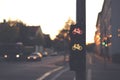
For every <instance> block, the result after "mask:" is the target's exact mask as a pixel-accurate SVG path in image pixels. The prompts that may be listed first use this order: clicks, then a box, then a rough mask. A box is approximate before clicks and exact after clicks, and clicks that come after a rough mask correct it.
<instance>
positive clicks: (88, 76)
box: [87, 69, 92, 80]
mask: <svg viewBox="0 0 120 80" xmlns="http://www.w3.org/2000/svg"><path fill="white" fill-rule="evenodd" d="M87 80H92V70H91V69H88V72H87Z"/></svg>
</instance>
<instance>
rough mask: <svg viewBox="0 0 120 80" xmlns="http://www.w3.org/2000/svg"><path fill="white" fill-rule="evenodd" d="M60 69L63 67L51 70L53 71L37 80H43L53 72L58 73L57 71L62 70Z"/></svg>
mask: <svg viewBox="0 0 120 80" xmlns="http://www.w3.org/2000/svg"><path fill="white" fill-rule="evenodd" d="M62 68H63V66H61V67H58V68H56V69H53V70H51V71H49V72H46V73H45V74H44V75H43V76H42V77H40V78H38V79H37V80H44V79H45V78H46V77H47V76H49V75H50V74H52V73H53V72H56V71H58V70H60V69H62Z"/></svg>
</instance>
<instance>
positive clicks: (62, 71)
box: [51, 68, 69, 80]
mask: <svg viewBox="0 0 120 80" xmlns="http://www.w3.org/2000/svg"><path fill="white" fill-rule="evenodd" d="M68 70H69V68H65V69H63V70H61V71H60V72H59V73H57V74H56V75H55V76H54V77H53V78H52V79H51V80H56V79H57V78H58V77H59V76H60V75H61V74H62V73H64V72H66V71H68Z"/></svg>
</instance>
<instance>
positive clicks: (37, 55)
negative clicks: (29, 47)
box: [27, 52, 43, 61]
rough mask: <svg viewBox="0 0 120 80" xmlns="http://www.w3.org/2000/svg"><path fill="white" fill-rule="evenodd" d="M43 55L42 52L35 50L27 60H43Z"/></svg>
mask: <svg viewBox="0 0 120 80" xmlns="http://www.w3.org/2000/svg"><path fill="white" fill-rule="evenodd" d="M42 57H43V56H42V54H41V53H40V52H34V53H32V54H30V55H29V56H28V57H27V60H32V61H35V60H41V59H42Z"/></svg>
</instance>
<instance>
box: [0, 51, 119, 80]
mask: <svg viewBox="0 0 120 80" xmlns="http://www.w3.org/2000/svg"><path fill="white" fill-rule="evenodd" d="M86 61H87V62H86V79H87V80H120V76H119V74H120V64H114V63H109V62H107V63H106V64H104V59H102V58H100V57H97V56H95V55H94V54H93V53H91V54H90V53H88V54H87V55H86ZM0 80H75V74H74V72H73V71H70V70H69V65H68V63H67V62H65V63H64V57H63V56H60V55H59V56H48V57H45V58H43V59H42V61H36V62H6V61H1V62H0Z"/></svg>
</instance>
